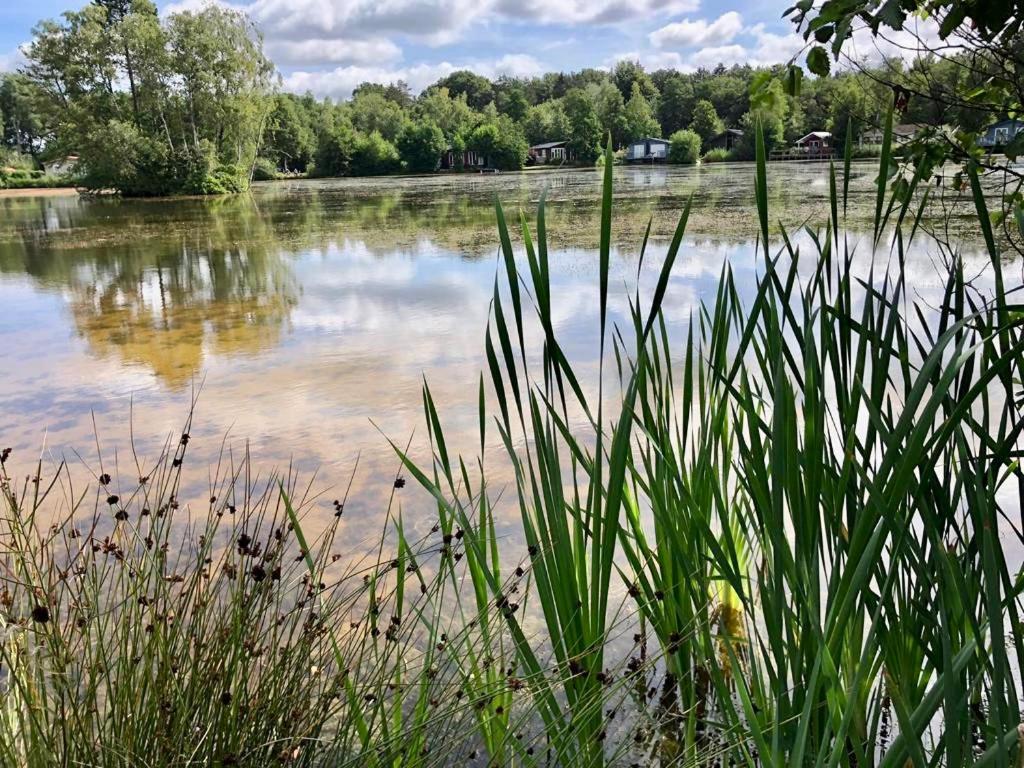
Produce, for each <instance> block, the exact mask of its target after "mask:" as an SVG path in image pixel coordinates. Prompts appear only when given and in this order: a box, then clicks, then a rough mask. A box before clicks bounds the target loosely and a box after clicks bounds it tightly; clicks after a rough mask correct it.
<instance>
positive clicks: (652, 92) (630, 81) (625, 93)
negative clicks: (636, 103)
mask: <svg viewBox="0 0 1024 768" xmlns="http://www.w3.org/2000/svg"><path fill="white" fill-rule="evenodd" d="M612 81H613V82H614V83H615V87H616V88H618V89H619V93H620V94H621V95H622V98H623V100H624V101H625V100H626V99H630V98H632V96H633V88H634V87H639V88H640V93H641V95H642V96H643V98H645V99H647V102H648V104H649V105H650V107H651V108H652V109H654V108H655V106H656V105H657V100H658V88H657V87H656V86H655V85H654V81H653V80H652V79H651V76H650V75H648V74H647V72H645V71H644V68H643V66H642V65H641V64H640V62H638V61H627V60H622V61H620V62H618V63H617V64H616V65H615V68H614V69H613V70H612Z"/></svg>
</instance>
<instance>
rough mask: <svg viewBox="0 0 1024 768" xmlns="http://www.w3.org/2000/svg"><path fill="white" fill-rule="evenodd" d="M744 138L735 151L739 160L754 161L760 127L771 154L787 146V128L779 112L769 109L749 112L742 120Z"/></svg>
mask: <svg viewBox="0 0 1024 768" xmlns="http://www.w3.org/2000/svg"><path fill="white" fill-rule="evenodd" d="M740 127H741V128H742V129H743V137H742V138H741V139H740V141H739V143H738V144H737V145H736V147H735V148H734V149H733V154H734V155H735V157H736V159H737V160H753V159H754V156H755V144H754V142H755V141H756V137H757V130H758V127H760V129H761V131H762V132H763V134H764V148H765V150H766V151H768V152H771V151H772V150H773V149H777V148H779V147H782V146H784V145H785V142H786V126H785V124H784V123H783V120H782V117H781V116H780V115H779V114H778V112H773V111H771V110H767V109H756V110H752V111H750V112H748V113H747V114H745V115H744V116H743V119H742V120H740Z"/></svg>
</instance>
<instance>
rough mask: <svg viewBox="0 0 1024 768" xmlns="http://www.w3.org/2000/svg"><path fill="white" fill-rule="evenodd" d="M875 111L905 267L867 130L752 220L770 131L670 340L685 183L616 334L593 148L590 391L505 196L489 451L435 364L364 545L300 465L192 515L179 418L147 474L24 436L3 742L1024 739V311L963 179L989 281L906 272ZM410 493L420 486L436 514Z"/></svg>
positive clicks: (41, 761)
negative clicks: (414, 454) (867, 148)
mask: <svg viewBox="0 0 1024 768" xmlns="http://www.w3.org/2000/svg"><path fill="white" fill-rule="evenodd" d="M890 136H891V118H890V130H889V131H887V138H886V140H885V143H884V145H883V148H882V157H881V165H880V167H881V169H882V172H881V173H880V174H879V180H878V184H877V190H876V195H875V215H874V227H873V237H872V239H873V243H872V244H871V245H874V246H877V248H876V253H884V252H885V245H886V244H889V248H890V254H891V256H890V257H888V258H887V259H886V261H885V262H883V261H882V260H881V259H880V258H879V259H878V260H872V261H870V262H865V260H864V259H862V258H861V257H860V255H859V251H858V248H859V249H863V248H864V244H863V243H858V242H856V241H854V240H853V239H852V238H851V236H850V235H849V234H847V232H846V227H845V226H844V221H845V215H846V208H847V200H848V190H849V186H848V182H849V173H850V171H849V157H850V155H851V153H852V147H850V146H849V142H848V146H847V155H846V159H845V160H844V162H843V164H842V165H843V167H842V168H841V169H837V168H835V167H831V168H830V172H829V189H830V197H829V203H830V216H829V222H828V225H827V226H826V227H825V228H824V230H823V231H813V230H810V231H806V232H804V233H803V234H802V235H801V236H800V237H799V238H798V237H797V236H795V235H793V236H791V235H790V234H789V233H788V232H787V231H786V230H785V229H784V228H783V229H781V230H776V229H775V228H774V226H773V225H771V224H770V222H772V211H771V209H770V197H769V194H768V171H767V168H766V164H765V151H764V144H763V141H760V140H758V141H757V142H756V150H757V154H758V164H757V167H756V173H755V181H756V183H755V189H754V196H755V198H756V201H757V219H756V221H753V222H751V228H752V230H754V233H755V234H756V235H757V237H758V240H759V243H760V252H761V261H760V270H759V279H758V282H757V285H756V290H755V291H754V293H753V295H752V296H750V297H745V296H743V295H742V293H741V291H740V289H739V288H738V286H737V285H736V283H735V281H734V280H733V276H732V273H731V271H730V268H729V266H728V265H726V266H725V268H724V269H723V272H722V275H721V278H720V280H719V284H718V290H717V293H716V295H715V296H714V298H713V300H710V301H708V302H706V303H705V304H703V305H702V306H701V308H700V311H699V312H697V313H696V314H695V316H694V317H693V318H692V319H691V322H690V324H689V333H688V335H687V337H686V338H685V339H677V338H672V337H671V336H670V334H669V332H668V330H667V323H666V320H665V309H666V307H665V303H666V301H668V300H669V298H668V297H669V296H670V292H669V284H670V280H671V276H672V272H673V268H674V267H675V266H676V265H677V263H678V262H679V261H680V259H684V258H685V245H684V238H685V234H686V231H687V226H688V224H689V217H690V212H691V204H690V203H687V204H686V205H685V206H684V207H683V209H682V210H681V211H680V215H679V218H678V220H677V223H676V225H675V229H674V231H673V234H672V236H671V241H670V243H669V246H668V249H667V252H666V255H665V257H664V259H663V260H661V263H660V264H657V265H654V266H653V267H652V265H651V264H650V263H649V259H650V257H649V256H648V254H647V243H648V237H647V236H645V237H644V244H643V246H642V248H641V253H640V259H639V260H638V273H642V272H645V271H647V270H651V271H653V272H654V273H655V277H654V280H653V283H652V285H653V288H652V290H651V292H650V295H649V296H646V297H645V296H642V295H641V289H640V287H639V285H640V281H639V280H638V287H637V290H636V292H635V294H634V296H633V297H632V299H631V301H630V313H629V316H630V321H631V322H630V323H629V325H628V326H624V327H613V326H612V325H611V324H610V323H609V322H608V304H609V298H608V297H609V291H608V282H609V263H610V259H611V253H612V248H613V236H612V218H613V202H612V184H611V182H612V175H613V173H614V167H613V163H611V162H606V163H605V164H604V166H603V171H602V172H603V175H604V183H603V187H602V198H601V207H600V217H599V235H598V237H599V249H598V259H599V267H600V269H599V293H598V302H599V307H600V319H599V322H600V329H599V331H600V334H599V337H598V343H599V345H600V360H601V365H602V371H601V375H600V376H599V377H598V379H597V384H596V390H597V391H596V393H595V392H590V391H589V387H587V386H585V385H584V384H583V383H581V376H580V375H579V373H578V372H577V371H576V370H574V368H573V364H572V362H571V361H570V360H569V359H568V356H567V354H566V352H565V350H564V348H563V346H562V344H561V343H560V340H559V337H558V334H557V332H556V327H555V323H554V322H553V310H552V308H553V305H554V304H555V302H557V300H558V297H557V296H555V295H553V291H552V287H551V281H550V269H549V261H548V243H549V236H548V231H547V221H546V216H545V206H546V203H545V201H544V200H543V199H542V200H541V202H540V204H539V206H538V211H537V217H536V219H535V223H534V227H535V229H531V225H530V222H529V221H528V220H527V219H526V217H525V216H523V215H521V216H520V220H519V230H520V231H521V238H522V244H523V246H522V257H520V258H517V254H516V251H515V249H514V247H513V236H512V233H511V231H510V226H509V221H508V219H507V218H506V216H505V213H504V211H503V209H502V207H501V206H500V205H499V206H498V207H497V223H498V236H499V237H498V239H499V242H500V251H501V253H500V257H499V263H498V268H499V275H500V279H499V280H497V281H496V285H495V290H494V295H493V300H492V312H491V318H490V323H489V327H488V328H487V331H486V336H485V351H486V361H487V369H486V371H485V373H484V374H483V375H482V376H481V378H480V380H479V384H478V390H477V398H478V403H479V405H478V410H479V454H478V455H476V456H472V457H466V456H462V455H457V454H454V453H452V452H450V449H449V441H447V440H446V439H445V429H444V423H443V414H442V413H440V412H439V409H438V407H437V405H436V403H435V401H434V398H433V395H432V393H431V390H430V387H429V382H425V383H424V387H423V409H424V418H425V421H426V423H427V428H428V436H429V443H430V447H431V456H432V459H431V460H430V461H428V462H426V463H423V462H417V461H415V460H414V459H413V458H411V456H410V453H409V447H408V445H399V444H397V443H396V444H393V445H394V449H395V452H396V463H397V464H398V465H399V466H400V467H401V471H400V472H398V473H396V474H395V475H394V476H393V477H390V478H386V479H384V480H383V481H382V482H386V483H387V484H388V486H389V487H390V488H391V489H392V495H391V498H392V503H391V505H390V506H389V508H388V510H387V513H386V519H385V525H386V531H385V532H384V534H383V535H382V537H381V542H380V545H379V547H377V548H376V550H375V552H374V553H373V555H372V556H368V557H366V558H363V559H353V558H351V557H350V556H349V555H350V554H351V553H350V552H348V551H347V549H346V545H345V542H344V541H343V540H342V539H341V537H340V536H339V534H338V531H339V521H340V520H342V519H343V518H344V515H345V508H346V501H347V499H346V498H345V497H344V496H342V497H339V498H337V499H335V500H333V501H331V502H330V503H329V505H328V506H329V507H330V510H331V513H329V514H328V515H326V517H325V519H321V517H314V515H313V514H311V510H312V509H313V507H314V505H315V504H317V503H318V501H323V500H318V499H317V497H316V494H315V493H314V492H313V491H312V486H307V487H299V486H298V484H297V481H296V480H295V477H294V475H293V473H291V472H289V473H286V474H285V475H284V476H282V477H276V476H271V477H265V478H262V479H261V478H259V477H257V476H256V475H255V474H254V470H253V465H252V463H251V461H250V459H249V457H248V456H247V455H246V456H244V457H241V458H240V459H237V460H236V459H235V458H234V457H233V456H231V455H230V453H225V455H224V457H223V461H222V462H221V463H220V464H219V465H218V466H216V467H215V468H212V469H211V477H212V479H211V481H210V498H209V503H208V504H207V505H185V504H183V503H181V502H180V500H179V496H180V489H181V485H182V473H183V472H184V471H185V468H186V466H187V461H186V458H187V452H188V446H189V443H190V437H189V432H190V427H189V426H188V425H187V426H186V428H185V430H184V431H183V433H182V434H180V435H178V436H176V437H175V438H174V439H173V440H171V441H169V442H168V443H167V445H166V446H165V449H164V451H163V452H162V453H161V455H160V457H159V459H158V460H157V462H156V464H155V465H153V466H149V465H146V464H144V463H143V462H142V460H141V459H137V458H135V459H134V461H133V465H131V466H130V469H129V473H128V474H130V475H132V476H136V475H137V481H133V482H130V483H127V482H125V481H124V478H123V477H119V476H118V473H116V472H115V473H114V474H113V476H111V474H108V472H107V471H105V470H104V467H103V466H100V467H98V468H97V473H96V477H95V482H94V483H93V484H91V486H90V487H89V488H88V489H80V488H76V487H74V486H73V484H72V483H71V478H70V474H69V473H68V472H66V471H65V469H64V468H63V467H57V468H56V470H55V471H54V472H53V473H50V474H48V475H47V476H46V477H44V472H43V468H42V466H41V465H40V466H39V467H38V468H37V470H36V472H35V474H34V475H33V476H30V477H28V478H26V479H25V480H23V481H16V480H15V479H14V478H13V477H12V476H11V475H10V474H9V472H8V466H9V463H10V457H9V455H7V454H4V455H3V457H2V461H0V467H2V471H0V479H2V483H3V496H4V510H3V513H2V526H3V527H2V529H0V565H2V572H0V582H2V586H3V590H4V591H3V592H2V594H0V620H2V622H3V625H2V634H0V683H2V686H3V688H2V696H3V707H2V708H0V751H2V754H3V761H4V763H5V764H17V765H29V766H36V765H40V766H42V765H51V764H76V763H81V764H102V765H126V766H127V765H138V764H140V763H148V764H154V765H196V764H203V765H253V766H256V765H259V766H262V765H273V764H289V765H324V766H327V765H330V766H334V765H350V764H361V765H362V764H368V765H371V766H384V765H388V766H399V765H401V766H417V765H444V764H467V765H474V764H479V765H526V766H532V765H537V766H541V765H572V766H600V765H618V764H626V765H628V764H644V765H686V764H708V765H722V764H725V763H728V764H733V765H751V766H753V765H804V764H807V765H816V766H825V765H828V766H835V765H844V766H853V765H856V766H865V765H880V766H885V767H886V768H888V766H895V765H905V764H913V765H915V766H926V765H940V764H941V765H949V766H953V765H967V764H972V765H974V764H977V765H996V766H1000V765H1002V766H1008V765H1010V764H1016V762H1015V761H1016V759H1017V757H1018V754H1017V753H1018V741H1019V735H1018V727H1019V724H1020V691H1019V685H1020V680H1019V669H1020V665H1021V661H1022V660H1024V629H1022V627H1021V617H1020V608H1019V600H1020V591H1021V588H1022V584H1021V581H1020V578H1019V576H1018V574H1017V573H1016V572H1015V570H1014V568H1015V566H1014V565H1012V563H1011V559H1010V556H1009V555H1008V553H1007V549H1008V542H1010V541H1013V540H1016V541H1021V539H1022V535H1024V531H1022V529H1021V520H1020V514H1019V512H1020V501H1019V492H1018V490H1017V489H1018V488H1021V487H1024V483H1022V480H1024V478H1022V476H1021V473H1020V469H1019V466H1018V458H1019V452H1020V446H1019V442H1020V436H1021V432H1022V431H1024V420H1022V419H1021V418H1020V415H1019V413H1018V410H1019V403H1020V400H1021V399H1020V392H1019V391H1018V390H1019V389H1020V380H1021V374H1022V372H1021V370H1020V367H1021V364H1022V360H1024V358H1022V353H1024V334H1022V319H1021V318H1022V317H1024V316H1022V315H1021V314H1020V307H1019V306H1017V305H1014V304H1012V303H1010V302H1011V298H1012V297H1013V296H1014V295H1015V286H1007V285H1006V283H1005V278H1004V275H1003V269H1004V267H1003V263H1002V260H1001V258H1000V252H999V246H998V244H997V241H996V239H995V237H994V236H993V233H992V231H991V228H990V223H989V222H990V219H989V216H988V212H987V210H986V207H985V199H984V196H983V195H982V181H981V180H980V179H979V178H978V173H977V169H975V168H973V167H971V168H969V169H968V178H969V180H970V183H971V187H972V192H973V197H974V201H975V205H976V207H977V219H978V221H979V222H980V226H981V228H982V233H983V239H984V240H985V242H986V248H987V253H988V254H989V256H990V257H991V265H990V274H991V276H992V286H991V288H983V287H982V286H981V285H980V284H979V282H978V281H977V280H972V279H971V278H969V277H968V276H967V275H966V274H965V271H964V268H963V264H962V262H961V261H960V260H959V258H958V257H957V254H955V253H950V254H944V255H946V256H948V259H947V261H946V262H945V265H944V267H942V268H943V269H944V270H945V278H946V280H945V284H944V289H943V291H942V295H941V300H940V301H939V302H938V303H937V304H927V303H925V302H924V301H923V300H920V299H919V298H918V297H917V296H916V295H915V293H914V290H913V288H914V287H913V286H911V285H909V284H908V277H907V274H906V270H905V268H904V261H903V257H904V254H905V252H906V249H907V248H908V247H909V246H910V244H911V242H913V241H914V239H915V237H918V236H919V223H920V218H919V217H920V211H921V210H922V209H923V206H924V204H925V203H926V202H927V200H926V196H927V195H928V194H929V193H928V192H927V191H926V190H919V189H917V188H916V187H917V184H916V180H913V179H912V180H910V181H909V182H908V184H907V185H905V186H901V187H899V188H898V193H897V194H893V193H892V192H890V188H889V174H888V169H889V167H890V161H891V153H890V148H891V138H890ZM608 151H609V152H610V148H609V150H608ZM649 231H650V230H649V228H648V234H649ZM776 232H781V234H778V235H777V234H776ZM937 255H943V254H937ZM644 284H646V282H644ZM534 331H539V333H540V338H542V339H543V345H542V346H541V348H540V349H536V348H534V346H533V345H532V344H530V343H529V339H531V338H536V336H535V334H534V333H533V332H534ZM605 368H607V374H608V375H607V376H605V375H604V373H605V372H606V371H605V370H604V369H605ZM613 384H617V385H618V386H613ZM495 435H496V436H497V440H498V443H499V446H500V448H499V450H498V451H497V454H498V455H494V454H495V453H496V452H495V451H494V450H493V448H492V447H491V446H493V445H494V443H493V442H489V440H493V439H494V437H495ZM487 451H489V453H486V452H487ZM495 462H502V463H507V464H509V465H511V467H512V470H513V478H514V480H513V482H512V483H511V487H502V486H498V485H497V484H495V483H494V482H493V481H492V480H491V479H489V467H492V466H494V463H495ZM124 466H125V464H124V463H123V462H122V463H121V464H120V469H121V475H124V474H125V472H124V469H123V467H124ZM414 485H415V486H418V487H419V488H422V489H426V490H427V491H428V492H429V494H430V495H431V497H432V499H433V501H434V502H435V503H436V511H437V520H436V524H434V525H433V527H432V528H431V530H430V531H429V532H428V533H427V534H426V535H424V536H422V537H421V538H418V539H417V538H413V537H412V536H411V534H410V532H409V530H408V529H407V527H406V524H405V522H404V520H403V517H402V513H401V507H400V505H399V504H398V503H397V495H398V494H399V493H401V492H406V489H409V490H412V489H413V486H414ZM499 505H512V506H513V507H514V508H516V509H517V510H518V512H519V526H520V529H521V531H522V534H523V537H524V548H523V550H522V551H521V552H520V551H516V548H515V547H514V546H511V547H506V546H505V545H504V544H503V543H500V541H499V540H500V535H499V532H498V530H497V528H496V525H495V509H496V507H498V506H499ZM200 507H202V508H200Z"/></svg>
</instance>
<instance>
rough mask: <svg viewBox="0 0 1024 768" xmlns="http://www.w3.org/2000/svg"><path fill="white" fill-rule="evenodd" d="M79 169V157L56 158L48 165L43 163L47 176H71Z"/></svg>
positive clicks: (65, 156)
mask: <svg viewBox="0 0 1024 768" xmlns="http://www.w3.org/2000/svg"><path fill="white" fill-rule="evenodd" d="M77 167H78V155H64V156H62V157H55V158H54V159H53V160H50V161H49V162H47V163H43V171H44V172H45V173H46V175H47V176H70V175H71V174H72V173H74V172H75V168H77Z"/></svg>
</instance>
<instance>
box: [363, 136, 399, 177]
mask: <svg viewBox="0 0 1024 768" xmlns="http://www.w3.org/2000/svg"><path fill="white" fill-rule="evenodd" d="M399 167H400V162H399V159H398V150H397V149H395V145H394V144H392V143H391V142H390V141H388V140H387V139H385V138H384V137H383V136H381V135H380V133H378V132H377V131H374V132H373V133H370V134H367V135H364V136H360V137H359V138H358V139H356V143H355V148H354V149H353V152H352V173H353V174H354V175H356V176H375V175H378V174H382V173H393V172H394V171H397V170H398V169H399Z"/></svg>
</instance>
